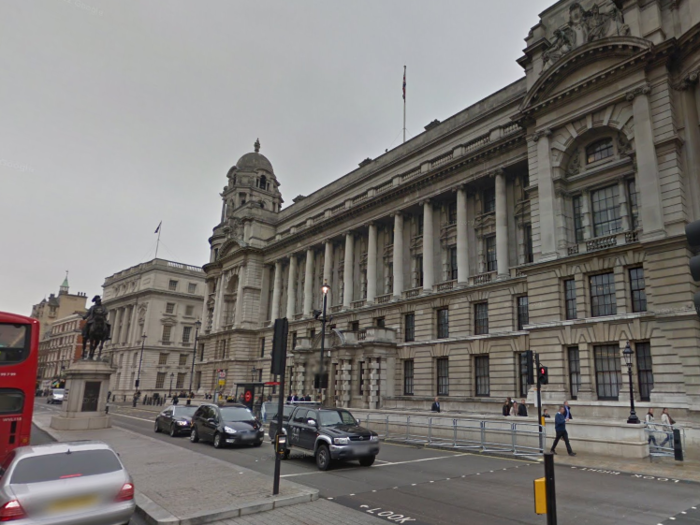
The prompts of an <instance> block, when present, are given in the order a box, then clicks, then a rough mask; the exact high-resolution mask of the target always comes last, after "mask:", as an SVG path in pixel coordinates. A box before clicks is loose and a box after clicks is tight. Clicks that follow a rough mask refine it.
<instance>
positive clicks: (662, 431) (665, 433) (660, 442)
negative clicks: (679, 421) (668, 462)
mask: <svg viewBox="0 0 700 525" xmlns="http://www.w3.org/2000/svg"><path fill="white" fill-rule="evenodd" d="M674 430H678V431H680V435H681V447H682V445H683V443H684V442H685V430H684V429H682V428H678V427H675V428H674V427H673V426H672V425H663V424H656V423H653V424H650V425H646V427H645V428H644V433H645V434H646V436H647V442H648V443H649V456H651V457H657V458H672V457H674V456H675V438H674V435H673V431H674ZM682 448H684V447H682Z"/></svg>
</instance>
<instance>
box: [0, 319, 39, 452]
mask: <svg viewBox="0 0 700 525" xmlns="http://www.w3.org/2000/svg"><path fill="white" fill-rule="evenodd" d="M38 363H39V321H37V320H36V319H32V318H31V317H24V316H22V315H15V314H8V313H4V312H0V463H1V462H2V461H3V459H4V458H5V456H6V455H7V454H8V453H9V452H10V451H11V450H13V449H15V448H17V447H21V446H23V445H28V444H29V437H30V433H31V430H32V413H33V412H34V392H35V390H36V370H37V366H38Z"/></svg>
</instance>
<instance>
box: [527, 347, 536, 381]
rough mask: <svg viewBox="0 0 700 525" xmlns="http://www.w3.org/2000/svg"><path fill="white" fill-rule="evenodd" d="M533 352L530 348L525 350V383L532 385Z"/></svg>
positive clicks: (533, 373) (533, 379) (533, 374)
mask: <svg viewBox="0 0 700 525" xmlns="http://www.w3.org/2000/svg"><path fill="white" fill-rule="evenodd" d="M533 356H534V354H533V352H532V350H528V351H527V352H525V362H526V365H525V366H526V370H527V384H528V385H534V384H535V364H534V358H533Z"/></svg>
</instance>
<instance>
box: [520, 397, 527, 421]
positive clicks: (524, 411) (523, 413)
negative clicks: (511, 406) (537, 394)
mask: <svg viewBox="0 0 700 525" xmlns="http://www.w3.org/2000/svg"><path fill="white" fill-rule="evenodd" d="M518 415H519V416H521V417H527V406H525V400H524V399H521V400H520V404H519V405H518Z"/></svg>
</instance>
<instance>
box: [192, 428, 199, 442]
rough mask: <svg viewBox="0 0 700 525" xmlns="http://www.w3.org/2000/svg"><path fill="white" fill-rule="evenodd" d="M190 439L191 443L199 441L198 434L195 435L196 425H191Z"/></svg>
mask: <svg viewBox="0 0 700 525" xmlns="http://www.w3.org/2000/svg"><path fill="white" fill-rule="evenodd" d="M190 441H191V442H192V443H197V441H199V436H198V435H197V427H192V432H190Z"/></svg>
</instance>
